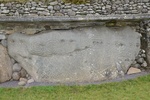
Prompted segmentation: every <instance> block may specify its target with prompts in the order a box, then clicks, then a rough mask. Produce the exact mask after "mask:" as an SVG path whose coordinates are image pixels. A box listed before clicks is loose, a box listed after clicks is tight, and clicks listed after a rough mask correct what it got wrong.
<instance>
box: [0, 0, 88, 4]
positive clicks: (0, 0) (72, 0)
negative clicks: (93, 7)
mask: <svg viewBox="0 0 150 100" xmlns="http://www.w3.org/2000/svg"><path fill="white" fill-rule="evenodd" d="M27 1H30V0H0V3H7V2H19V3H25V2H27ZM34 1H35V2H39V1H41V2H45V3H48V2H49V0H34ZM50 1H56V0H50ZM62 1H63V2H65V3H72V4H84V3H86V2H90V0H62Z"/></svg>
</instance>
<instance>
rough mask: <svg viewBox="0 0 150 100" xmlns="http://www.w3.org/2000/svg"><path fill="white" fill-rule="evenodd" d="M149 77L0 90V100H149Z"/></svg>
mask: <svg viewBox="0 0 150 100" xmlns="http://www.w3.org/2000/svg"><path fill="white" fill-rule="evenodd" d="M149 87H150V75H148V76H144V77H140V78H137V79H134V80H128V81H124V82H118V83H117V82H116V83H107V84H102V85H87V86H38V87H31V88H0V100H150V97H149V93H150V89H149Z"/></svg>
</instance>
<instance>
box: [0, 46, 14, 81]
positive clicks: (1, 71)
mask: <svg viewBox="0 0 150 100" xmlns="http://www.w3.org/2000/svg"><path fill="white" fill-rule="evenodd" d="M11 75H12V64H11V60H10V58H9V56H8V54H7V50H6V48H5V47H3V46H2V45H0V83H1V82H5V81H7V80H9V79H10V78H11Z"/></svg>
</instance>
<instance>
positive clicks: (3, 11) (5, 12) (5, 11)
mask: <svg viewBox="0 0 150 100" xmlns="http://www.w3.org/2000/svg"><path fill="white" fill-rule="evenodd" d="M1 13H2V14H8V13H9V10H2V11H1Z"/></svg>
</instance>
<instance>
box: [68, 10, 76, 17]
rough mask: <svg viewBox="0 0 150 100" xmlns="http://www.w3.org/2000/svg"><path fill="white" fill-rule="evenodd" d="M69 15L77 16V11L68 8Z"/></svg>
mask: <svg viewBox="0 0 150 100" xmlns="http://www.w3.org/2000/svg"><path fill="white" fill-rule="evenodd" d="M68 15H69V16H75V15H76V12H74V11H72V10H68Z"/></svg>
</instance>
